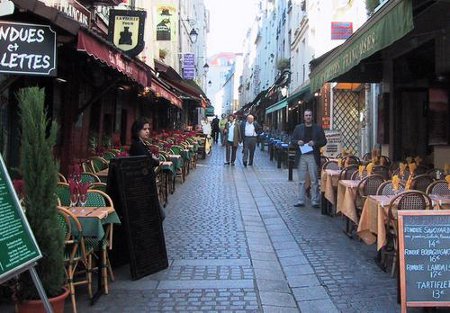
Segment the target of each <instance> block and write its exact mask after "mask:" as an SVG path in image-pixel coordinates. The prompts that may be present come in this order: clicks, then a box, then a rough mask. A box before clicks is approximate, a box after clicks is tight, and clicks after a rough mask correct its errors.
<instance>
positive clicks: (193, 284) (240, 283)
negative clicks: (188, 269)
mask: <svg viewBox="0 0 450 313" xmlns="http://www.w3.org/2000/svg"><path fill="white" fill-rule="evenodd" d="M253 287H254V285H253V280H196V281H189V280H187V281H183V280H165V281H161V282H160V283H159V285H158V287H157V289H191V288H196V289H199V288H253Z"/></svg>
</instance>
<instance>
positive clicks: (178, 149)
mask: <svg viewBox="0 0 450 313" xmlns="http://www.w3.org/2000/svg"><path fill="white" fill-rule="evenodd" d="M181 150H182V148H181V147H180V146H177V145H174V146H172V147H171V148H170V152H171V153H172V154H178V155H180V154H181Z"/></svg>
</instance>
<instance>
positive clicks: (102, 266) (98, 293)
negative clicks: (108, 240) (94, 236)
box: [91, 239, 108, 305]
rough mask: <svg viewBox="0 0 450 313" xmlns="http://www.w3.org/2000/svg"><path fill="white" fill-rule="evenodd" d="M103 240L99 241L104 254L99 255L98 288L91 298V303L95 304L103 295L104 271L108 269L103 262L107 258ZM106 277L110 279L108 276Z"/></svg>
mask: <svg viewBox="0 0 450 313" xmlns="http://www.w3.org/2000/svg"><path fill="white" fill-rule="evenodd" d="M103 240H104V239H101V240H99V241H98V251H99V252H100V253H102V255H101V256H100V257H99V264H98V271H97V275H98V278H97V290H96V291H95V293H94V296H93V297H92V299H91V305H94V304H95V302H97V300H98V299H99V298H100V297H101V295H102V294H103V290H102V289H103V288H102V280H103V277H102V276H103V273H104V269H105V270H106V264H105V263H103V262H104V261H105V260H104V258H103V251H102V248H103ZM106 279H108V277H106Z"/></svg>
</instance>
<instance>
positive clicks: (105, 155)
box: [103, 150, 117, 161]
mask: <svg viewBox="0 0 450 313" xmlns="http://www.w3.org/2000/svg"><path fill="white" fill-rule="evenodd" d="M116 156H117V154H116V153H114V152H113V151H110V150H108V151H105V152H103V158H104V159H105V160H106V161H109V160H111V159H114V158H115V157H116Z"/></svg>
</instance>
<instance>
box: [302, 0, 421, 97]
mask: <svg viewBox="0 0 450 313" xmlns="http://www.w3.org/2000/svg"><path fill="white" fill-rule="evenodd" d="M392 3H394V4H393V5H395V7H393V8H392V9H391V10H390V11H388V12H387V13H385V15H381V14H380V15H378V16H377V17H378V18H371V19H370V20H369V22H367V23H366V24H365V25H367V26H363V27H361V28H360V29H358V31H356V32H355V33H354V34H353V36H351V38H349V39H348V40H347V41H346V42H344V43H343V44H342V45H341V46H339V47H337V48H336V49H335V50H334V51H333V52H332V53H331V54H330V55H328V56H327V57H326V58H325V59H324V60H323V61H322V62H321V63H320V64H319V65H318V66H317V67H316V68H314V69H313V71H312V72H311V74H310V77H311V90H312V91H316V90H318V89H320V87H322V85H323V84H324V83H325V82H329V81H332V80H333V79H335V78H337V77H338V76H340V75H342V74H344V73H346V72H348V71H349V70H350V69H352V68H353V67H354V66H356V65H358V64H359V63H360V62H361V61H362V60H363V59H365V58H367V57H369V56H371V55H372V54H374V53H375V52H377V51H380V50H381V49H384V48H386V47H388V46H390V45H391V44H392V43H393V42H395V41H397V40H399V39H400V38H402V37H403V36H405V35H406V34H407V33H408V32H410V31H411V30H413V28H414V24H413V17H412V4H411V1H398V2H392ZM393 5H391V6H390V5H389V4H388V5H386V6H385V7H392V6H393ZM383 12H384V11H383ZM381 13H382V12H381ZM371 20H374V21H375V22H373V23H370V21H371Z"/></svg>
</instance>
